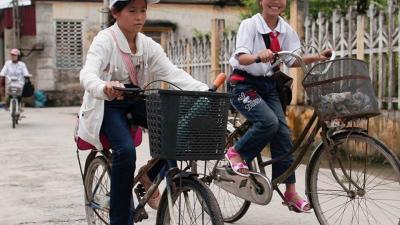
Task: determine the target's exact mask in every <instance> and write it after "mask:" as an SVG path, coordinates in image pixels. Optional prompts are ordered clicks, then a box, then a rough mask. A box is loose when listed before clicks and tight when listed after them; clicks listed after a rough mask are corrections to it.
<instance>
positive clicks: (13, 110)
mask: <svg viewBox="0 0 400 225" xmlns="http://www.w3.org/2000/svg"><path fill="white" fill-rule="evenodd" d="M16 101H17V100H11V103H10V106H11V120H12V128H15V125H16V124H17V112H16V110H17V102H16Z"/></svg>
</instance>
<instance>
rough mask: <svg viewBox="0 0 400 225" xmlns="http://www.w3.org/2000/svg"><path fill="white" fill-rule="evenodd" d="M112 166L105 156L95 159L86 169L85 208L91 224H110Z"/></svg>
mask: <svg viewBox="0 0 400 225" xmlns="http://www.w3.org/2000/svg"><path fill="white" fill-rule="evenodd" d="M110 177H111V168H110V165H109V164H108V163H107V160H106V159H105V158H104V156H97V157H96V158H95V159H93V160H92V161H91V162H90V164H89V165H88V167H87V171H85V177H84V180H85V181H84V182H85V189H86V195H85V205H86V207H85V210H86V219H87V222H88V224H90V225H100V224H101V225H104V224H106V225H108V224H109V221H110V218H109V210H110V186H111V179H110Z"/></svg>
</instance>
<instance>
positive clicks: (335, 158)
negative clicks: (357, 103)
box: [308, 132, 400, 225]
mask: <svg viewBox="0 0 400 225" xmlns="http://www.w3.org/2000/svg"><path fill="white" fill-rule="evenodd" d="M332 139H333V140H334V143H335V147H334V149H333V150H332V151H330V152H329V150H328V149H326V148H324V147H323V146H321V147H320V148H318V149H317V150H316V152H315V153H314V155H313V156H312V158H311V161H310V164H309V165H310V166H311V168H310V169H311V170H310V173H308V174H309V176H310V177H309V179H308V184H309V191H310V193H309V196H310V197H311V203H312V205H313V207H314V212H315V214H316V216H317V218H318V220H319V222H320V224H323V225H333V224H343V225H346V224H382V225H383V224H384V225H389V224H393V225H398V224H400V219H399V215H400V194H399V193H400V163H399V160H398V159H397V157H396V156H395V155H394V154H393V153H392V152H391V151H390V150H389V149H388V148H387V147H386V146H385V145H384V144H382V143H381V142H380V141H379V140H377V139H375V138H372V137H370V136H368V135H367V134H365V133H351V132H345V133H341V134H338V135H335V136H334V137H333V138H332ZM341 184H342V185H343V186H341ZM346 189H347V190H346Z"/></svg>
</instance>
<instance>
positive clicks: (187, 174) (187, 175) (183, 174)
mask: <svg viewBox="0 0 400 225" xmlns="http://www.w3.org/2000/svg"><path fill="white" fill-rule="evenodd" d="M198 176H199V175H198V174H197V173H193V172H179V173H177V174H175V175H174V177H173V180H175V179H178V178H190V177H196V178H197V177H198Z"/></svg>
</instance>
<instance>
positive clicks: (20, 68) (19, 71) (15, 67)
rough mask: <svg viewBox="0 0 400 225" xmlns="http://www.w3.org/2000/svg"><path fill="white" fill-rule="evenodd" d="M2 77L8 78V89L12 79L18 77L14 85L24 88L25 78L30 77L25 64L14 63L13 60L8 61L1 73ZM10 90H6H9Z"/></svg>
mask: <svg viewBox="0 0 400 225" xmlns="http://www.w3.org/2000/svg"><path fill="white" fill-rule="evenodd" d="M0 76H2V77H6V87H8V86H9V85H10V84H11V83H12V82H11V77H16V78H17V79H18V80H17V81H13V85H16V86H19V87H20V88H22V87H23V86H24V83H25V78H24V77H28V76H29V73H28V69H27V68H26V65H25V63H24V62H21V61H18V62H17V63H13V62H12V61H11V60H8V61H7V62H6V63H5V64H4V66H3V69H2V70H1V72H0ZM7 89H8V88H6V90H7Z"/></svg>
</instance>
